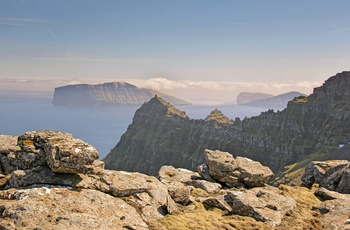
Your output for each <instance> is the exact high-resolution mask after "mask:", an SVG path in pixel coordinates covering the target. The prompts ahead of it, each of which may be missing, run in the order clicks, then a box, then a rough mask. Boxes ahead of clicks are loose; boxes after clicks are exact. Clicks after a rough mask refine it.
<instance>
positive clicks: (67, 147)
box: [18, 130, 99, 173]
mask: <svg viewBox="0 0 350 230" xmlns="http://www.w3.org/2000/svg"><path fill="white" fill-rule="evenodd" d="M18 144H19V146H21V147H22V148H24V147H29V148H33V147H34V148H35V149H43V150H44V152H45V154H46V160H47V164H48V165H49V167H50V168H51V170H52V171H53V172H60V173H85V171H86V170H87V169H86V166H88V165H91V164H92V163H93V162H94V161H95V160H96V159H97V158H98V156H99V154H98V152H97V150H96V148H95V147H94V146H92V145H90V144H88V143H86V142H84V141H82V140H80V139H76V138H73V136H72V135H71V134H68V133H62V132H59V131H48V130H42V131H31V132H26V133H24V134H22V135H20V136H19V137H18Z"/></svg>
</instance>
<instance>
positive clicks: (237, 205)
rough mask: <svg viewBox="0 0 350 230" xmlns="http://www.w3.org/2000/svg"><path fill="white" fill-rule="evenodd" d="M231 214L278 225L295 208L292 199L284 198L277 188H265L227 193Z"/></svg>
mask: <svg viewBox="0 0 350 230" xmlns="http://www.w3.org/2000/svg"><path fill="white" fill-rule="evenodd" d="M227 194H228V195H229V197H230V199H231V201H230V203H231V205H232V213H234V214H238V215H242V216H250V217H253V218H254V219H256V220H258V221H263V222H269V223H271V224H272V225H279V224H280V223H281V221H282V219H283V217H284V216H285V215H286V214H288V213H290V212H291V211H292V210H293V209H294V208H295V206H296V202H295V200H294V199H293V198H291V197H288V196H285V195H283V194H282V192H281V191H279V190H278V189H277V188H274V187H271V186H266V187H262V188H252V189H249V190H243V191H235V190H231V191H228V192H227Z"/></svg>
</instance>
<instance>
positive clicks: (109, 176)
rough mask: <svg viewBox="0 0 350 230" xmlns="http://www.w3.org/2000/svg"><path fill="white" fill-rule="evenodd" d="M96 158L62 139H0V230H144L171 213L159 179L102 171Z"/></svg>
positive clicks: (52, 135) (44, 135) (55, 135)
mask: <svg viewBox="0 0 350 230" xmlns="http://www.w3.org/2000/svg"><path fill="white" fill-rule="evenodd" d="M97 158H98V152H97V150H96V149H95V148H94V147H93V146H91V145H90V144H88V143H85V142H83V141H82V140H79V139H76V138H73V137H72V135H70V134H67V133H62V132H58V131H48V130H43V131H33V132H26V133H24V134H22V135H20V136H18V137H12V136H5V135H2V136H0V166H1V167H0V168H1V173H2V174H0V182H1V184H0V186H1V187H2V188H3V189H4V190H3V191H1V192H0V199H1V202H0V211H1V213H0V217H1V219H0V223H1V225H0V226H2V227H3V228H5V229H18V228H23V229H34V228H36V227H37V228H40V229H41V228H42V229H50V228H59V229H64V228H66V229H67V228H70V229H71V228H73V229H89V228H91V227H94V228H97V229H121V228H126V229H128V228H129V229H147V228H148V223H150V222H151V221H153V220H156V219H158V218H162V217H163V216H164V215H166V214H167V213H169V212H175V211H176V209H177V207H176V205H175V202H174V201H173V200H172V199H171V197H170V196H169V195H168V191H167V187H166V186H165V185H164V184H163V183H161V182H160V181H159V180H158V179H156V178H155V177H152V176H147V175H144V174H140V173H128V172H121V171H109V170H104V163H103V162H101V161H98V160H96V159H97ZM48 204H49V205H48ZM19 207H20V208H19ZM39 212H40V213H42V215H38V213H39Z"/></svg>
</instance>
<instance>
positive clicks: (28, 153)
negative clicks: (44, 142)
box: [0, 135, 46, 175]
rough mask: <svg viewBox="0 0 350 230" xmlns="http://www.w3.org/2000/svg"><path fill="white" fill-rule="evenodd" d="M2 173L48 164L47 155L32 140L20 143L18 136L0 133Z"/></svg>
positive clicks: (0, 168)
mask: <svg viewBox="0 0 350 230" xmlns="http://www.w3.org/2000/svg"><path fill="white" fill-rule="evenodd" d="M0 165H1V167H0V173H1V170H2V171H3V172H2V173H3V174H5V175H7V174H10V173H11V172H13V171H15V170H19V169H29V168H33V167H36V166H40V165H46V155H45V152H44V151H43V150H42V149H37V148H35V146H33V142H32V141H23V142H22V145H21V146H20V145H18V137H17V136H9V135H0Z"/></svg>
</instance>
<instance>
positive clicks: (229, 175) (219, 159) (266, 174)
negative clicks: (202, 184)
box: [204, 149, 273, 187]
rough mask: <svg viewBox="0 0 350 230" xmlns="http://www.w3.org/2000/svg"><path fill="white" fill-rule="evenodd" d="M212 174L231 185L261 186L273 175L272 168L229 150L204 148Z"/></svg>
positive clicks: (213, 176)
mask: <svg viewBox="0 0 350 230" xmlns="http://www.w3.org/2000/svg"><path fill="white" fill-rule="evenodd" d="M204 158H205V160H206V164H207V166H208V169H209V174H210V176H211V177H212V178H213V179H215V180H217V181H220V182H222V183H225V184H226V185H227V186H229V187H261V186H264V185H265V184H266V182H267V181H268V180H269V179H270V178H271V177H272V176H273V172H272V171H271V169H270V168H268V167H266V166H263V165H261V164H260V163H259V162H257V161H253V160H251V159H248V158H245V157H239V156H237V157H233V156H232V155H231V154H230V153H228V152H221V151H219V150H215V151H212V150H209V149H206V150H204Z"/></svg>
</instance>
